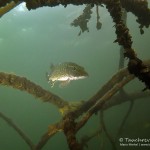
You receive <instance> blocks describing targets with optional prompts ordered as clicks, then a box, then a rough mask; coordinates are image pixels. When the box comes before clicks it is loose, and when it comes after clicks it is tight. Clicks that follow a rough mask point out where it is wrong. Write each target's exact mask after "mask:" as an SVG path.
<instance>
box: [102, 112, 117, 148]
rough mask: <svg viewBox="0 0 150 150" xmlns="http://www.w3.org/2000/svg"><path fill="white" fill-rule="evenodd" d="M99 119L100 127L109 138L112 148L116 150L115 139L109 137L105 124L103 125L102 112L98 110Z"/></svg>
mask: <svg viewBox="0 0 150 150" xmlns="http://www.w3.org/2000/svg"><path fill="white" fill-rule="evenodd" d="M100 120H101V126H102V129H103V131H104V132H105V134H106V136H107V138H108V139H109V141H110V143H111V145H112V148H113V150H117V148H116V145H115V140H114V139H113V138H112V137H111V135H110V134H109V132H108V131H107V129H106V125H105V122H104V113H103V111H100Z"/></svg>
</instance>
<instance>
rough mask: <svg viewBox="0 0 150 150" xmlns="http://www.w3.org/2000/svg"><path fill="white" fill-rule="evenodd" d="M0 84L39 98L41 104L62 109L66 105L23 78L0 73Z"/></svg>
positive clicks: (58, 98)
mask: <svg viewBox="0 0 150 150" xmlns="http://www.w3.org/2000/svg"><path fill="white" fill-rule="evenodd" d="M0 84H1V85H5V86H11V87H13V88H15V89H19V90H21V91H26V92H28V93H29V94H32V95H33V96H35V97H36V98H40V99H41V100H42V101H43V102H50V103H52V104H54V105H55V106H57V107H58V108H62V107H65V106H67V105H68V102H67V101H64V100H63V99H61V98H60V97H58V96H57V95H54V94H53V93H51V92H49V91H46V90H44V89H43V88H42V87H41V86H39V85H36V84H35V83H33V82H31V81H29V80H28V79H26V78H25V77H20V76H17V75H14V74H8V73H4V72H0Z"/></svg>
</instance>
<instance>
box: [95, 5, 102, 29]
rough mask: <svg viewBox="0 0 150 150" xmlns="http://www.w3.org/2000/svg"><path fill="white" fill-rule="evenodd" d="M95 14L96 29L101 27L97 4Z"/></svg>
mask: <svg viewBox="0 0 150 150" xmlns="http://www.w3.org/2000/svg"><path fill="white" fill-rule="evenodd" d="M96 15H97V19H96V21H97V23H96V28H97V30H100V29H101V27H102V23H101V22H100V15H99V10H98V5H96Z"/></svg>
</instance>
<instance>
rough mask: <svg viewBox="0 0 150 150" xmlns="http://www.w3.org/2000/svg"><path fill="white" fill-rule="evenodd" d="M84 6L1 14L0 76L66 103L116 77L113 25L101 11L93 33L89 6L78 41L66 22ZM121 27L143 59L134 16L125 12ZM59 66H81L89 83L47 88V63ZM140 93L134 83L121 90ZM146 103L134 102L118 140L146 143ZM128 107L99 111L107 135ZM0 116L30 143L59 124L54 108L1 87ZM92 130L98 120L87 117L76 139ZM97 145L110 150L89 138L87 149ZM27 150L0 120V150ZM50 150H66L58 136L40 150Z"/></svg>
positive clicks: (144, 38)
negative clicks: (14, 78) (17, 79)
mask: <svg viewBox="0 0 150 150" xmlns="http://www.w3.org/2000/svg"><path fill="white" fill-rule="evenodd" d="M84 7H85V6H78V7H77V6H72V5H69V6H67V8H64V7H62V6H58V7H54V8H49V7H43V8H39V9H36V10H32V11H28V10H27V9H26V8H25V5H24V4H22V5H20V6H18V7H16V8H15V9H13V10H12V11H10V12H9V13H7V14H5V15H4V16H3V17H2V18H1V20H0V71H1V72H8V73H14V74H16V75H20V76H25V77H26V78H28V79H29V80H31V81H33V82H35V83H37V84H39V85H40V86H42V87H43V88H44V89H47V90H50V91H51V92H53V93H55V94H57V95H59V96H60V97H62V98H63V99H65V100H68V101H78V100H87V99H88V98H89V97H91V96H92V95H93V94H94V93H95V92H96V91H98V90H99V89H100V88H101V87H102V86H103V85H104V84H105V83H106V82H107V81H108V80H109V79H110V78H111V76H112V75H113V74H115V73H116V72H117V70H118V65H119V49H120V47H119V46H118V45H117V44H116V43H113V41H114V40H115V39H116V34H115V28H114V27H113V25H114V23H113V22H112V18H111V17H110V15H109V13H108V12H107V10H106V9H105V7H104V8H102V7H100V8H99V11H100V21H101V22H102V29H101V30H99V31H97V30H96V27H95V26H96V13H95V10H96V8H95V7H94V8H93V9H92V11H93V14H92V18H91V20H90V21H89V23H88V26H89V30H90V32H89V33H87V32H85V33H83V34H81V36H78V33H79V28H74V27H71V26H70V23H71V22H72V21H73V20H74V19H75V18H77V17H78V16H79V15H80V14H81V13H82V10H83V9H84ZM127 25H128V27H129V29H130V33H131V35H132V37H133V48H134V49H135V51H136V52H137V54H138V56H139V58H141V59H143V60H144V59H149V58H150V51H149V50H150V43H149V38H150V30H149V28H148V29H144V30H145V33H144V34H143V35H141V34H140V31H139V28H138V26H139V24H137V23H136V17H135V16H134V15H132V14H131V13H128V18H127ZM64 61H71V62H76V63H77V64H79V65H81V66H84V67H85V69H86V71H87V72H88V73H89V78H87V79H84V80H79V81H73V82H71V84H70V85H68V86H67V87H66V88H59V87H58V85H56V86H55V87H54V88H51V87H50V85H49V84H48V83H47V80H46V77H45V73H46V72H47V71H49V67H50V64H51V63H54V64H55V63H59V62H64ZM143 88H144V85H143V84H142V83H141V82H139V81H138V80H137V79H135V80H134V81H132V82H131V83H129V84H128V85H126V86H125V89H126V91H127V92H133V91H141V89H143ZM148 99H149V98H147V99H142V100H139V101H136V103H135V105H134V108H133V110H132V113H131V115H130V117H129V118H128V120H127V123H126V126H125V129H124V133H123V135H122V137H130V138H134V137H135V138H138V137H143V138H150V117H149V113H150V109H149V107H150V102H149V101H148ZM128 107H129V103H125V104H122V105H119V106H115V107H113V108H111V109H108V110H107V111H105V113H104V114H105V122H106V125H107V128H108V130H109V132H110V133H111V135H112V136H115V134H116V133H117V129H118V128H119V125H120V123H121V120H122V118H123V117H124V115H125V113H126V111H127V108H128ZM0 111H1V112H3V113H4V114H6V115H7V116H9V117H10V118H11V119H12V120H13V121H14V122H16V123H17V124H18V125H19V126H20V127H21V128H22V130H23V131H24V132H26V133H27V134H28V135H29V137H31V139H32V140H33V141H34V143H37V142H38V140H39V139H40V137H41V135H42V134H43V133H44V132H45V131H47V128H48V125H50V124H52V123H55V122H57V121H59V120H60V119H61V115H60V113H59V112H58V110H57V108H56V107H55V106H53V105H51V104H49V103H43V102H41V101H40V100H39V99H35V98H34V97H33V96H32V95H29V94H28V93H25V92H21V91H19V90H16V89H12V88H10V87H3V86H1V87H0ZM98 127H99V116H98V115H97V116H93V117H92V118H91V119H90V120H89V122H88V123H87V124H86V126H85V127H83V129H81V131H80V132H79V134H78V136H79V137H81V136H82V135H84V134H88V133H91V132H93V131H94V130H95V129H96V128H98ZM58 141H59V144H58ZM102 141H104V143H105V149H106V148H107V149H110V148H111V146H110V143H109V141H108V139H107V138H106V136H105V135H103V136H97V137H95V138H93V139H92V140H91V141H90V142H89V149H90V150H100V145H101V143H102ZM132 148H135V147H132ZM148 148H150V147H148ZM28 149H29V148H28V146H27V145H26V143H25V142H24V141H23V140H22V139H21V138H20V136H19V135H18V134H17V133H16V132H15V131H14V130H13V129H12V128H11V127H10V126H8V125H7V123H5V122H4V121H3V120H2V119H0V150H28ZM56 149H57V150H67V149H68V147H67V143H66V139H65V136H64V135H63V134H62V133H58V134H56V135H55V136H54V137H53V138H52V139H51V140H50V141H49V142H48V143H47V144H46V145H45V147H44V148H43V150H56ZM119 149H123V147H119ZM135 149H136V148H135ZM143 149H144V150H145V149H147V147H145V148H143Z"/></svg>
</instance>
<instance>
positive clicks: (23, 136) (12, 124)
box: [0, 112, 35, 150]
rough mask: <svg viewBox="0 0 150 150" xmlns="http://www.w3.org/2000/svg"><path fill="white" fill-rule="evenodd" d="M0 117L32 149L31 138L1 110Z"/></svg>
mask: <svg viewBox="0 0 150 150" xmlns="http://www.w3.org/2000/svg"><path fill="white" fill-rule="evenodd" d="M0 117H1V118H2V119H3V120H4V121H5V122H7V123H8V125H9V126H11V127H12V128H13V129H14V130H16V132H17V133H18V134H19V135H20V136H21V138H22V139H23V140H24V141H25V142H26V143H27V145H28V146H29V147H30V148H31V150H32V149H34V147H35V146H34V144H33V142H32V141H31V139H30V138H29V137H28V136H27V135H26V134H25V133H24V132H23V131H22V130H21V129H20V128H19V127H18V126H17V125H16V124H15V123H14V122H13V121H12V120H11V119H10V118H8V117H7V116H6V115H4V114H3V113H2V112H0Z"/></svg>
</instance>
